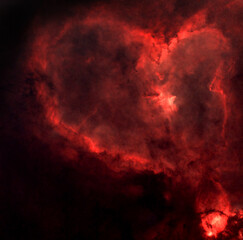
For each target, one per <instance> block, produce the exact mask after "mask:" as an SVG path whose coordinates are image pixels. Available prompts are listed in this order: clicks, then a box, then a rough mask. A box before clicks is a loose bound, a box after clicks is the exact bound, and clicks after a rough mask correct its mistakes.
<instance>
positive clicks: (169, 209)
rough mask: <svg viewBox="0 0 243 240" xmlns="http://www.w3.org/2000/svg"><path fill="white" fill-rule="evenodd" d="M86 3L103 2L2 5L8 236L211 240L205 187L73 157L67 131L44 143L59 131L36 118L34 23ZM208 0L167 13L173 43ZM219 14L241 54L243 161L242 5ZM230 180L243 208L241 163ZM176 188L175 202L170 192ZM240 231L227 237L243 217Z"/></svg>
mask: <svg viewBox="0 0 243 240" xmlns="http://www.w3.org/2000/svg"><path fill="white" fill-rule="evenodd" d="M111 2H112V1H102V3H108V4H110V3H111ZM142 2H143V5H144V9H146V8H147V6H150V3H149V1H142ZM76 4H79V5H81V6H83V8H84V9H86V8H87V9H88V8H89V7H90V6H92V5H93V4H100V2H98V1H78V0H70V1H68V0H61V1H54V0H48V1H47V0H43V1H41V0H36V1H27V0H19V1H11V0H8V1H7V0H4V1H1V2H0V98H1V99H0V108H1V109H0V112H1V114H0V124H1V125H0V133H1V138H0V141H1V143H0V239H3V240H4V239H6V240H8V239H13V240H15V239H16V240H17V239H26V240H27V239H33V240H37V239H73V240H74V239H75V240H76V239H87V240H90V239H107V240H108V239H124V240H125V239H126V240H129V239H165V240H169V239H172V240H174V239H185V240H186V239H187V240H189V239H192V240H194V239H195V240H200V239H204V238H203V231H202V229H201V228H200V227H199V225H200V215H199V214H198V213H196V210H195V209H194V207H193V206H194V204H195V199H196V193H195V192H194V191H191V188H190V185H189V184H187V183H186V182H185V183H183V184H182V183H177V184H174V183H173V179H172V178H171V177H169V176H167V175H166V174H163V173H158V174H155V173H154V172H153V171H150V170H144V171H140V172H137V171H135V170H133V169H131V170H127V171H121V172H114V171H112V170H111V169H110V168H109V167H108V166H107V165H106V164H105V163H104V162H102V161H100V160H99V159H98V158H96V156H95V155H94V154H92V153H89V152H87V151H85V150H82V149H80V150H79V151H78V154H79V155H78V157H79V159H80V161H78V162H75V161H74V162H70V161H66V159H65V156H63V155H62V154H59V149H60V148H62V146H64V145H65V146H66V144H68V143H67V142H66V140H65V139H64V138H63V137H62V136H59V137H57V138H56V139H55V140H53V139H51V140H48V141H42V140H41V139H39V138H38V137H37V136H36V135H35V134H34V133H33V129H34V128H35V129H36V128H37V129H41V131H42V134H43V135H44V136H45V135H46V136H47V138H48V131H49V130H48V128H47V127H45V125H44V122H38V121H36V118H38V117H39V113H40V112H41V106H40V104H39V103H38V102H37V101H36V100H35V98H34V96H35V92H34V89H33V87H32V84H33V79H32V78H31V76H28V77H26V75H24V74H23V72H22V65H23V63H24V60H23V56H24V53H25V47H24V46H25V44H26V42H27V41H28V37H29V28H30V26H31V24H32V22H33V20H34V18H35V16H36V15H40V16H41V18H42V19H44V20H45V21H49V19H52V18H55V17H57V16H58V17H60V16H62V15H66V14H69V12H68V9H69V7H73V6H75V5H76ZM122 4H124V6H126V5H129V4H130V5H129V8H131V9H133V8H134V7H135V6H137V5H140V4H141V3H140V1H133V3H129V1H122ZM207 4H208V1H201V0H200V1H190V0H181V1H179V0H178V1H174V5H175V10H174V13H173V14H170V15H168V17H167V18H166V17H164V18H163V19H164V20H163V21H164V22H163V23H164V24H167V21H168V23H170V24H171V25H170V26H171V27H170V28H168V29H165V30H164V31H165V32H164V33H165V35H166V37H167V38H168V41H169V39H170V37H171V36H173V35H174V32H176V31H177V29H178V26H179V23H180V21H182V19H184V18H185V19H186V18H187V17H189V16H191V15H192V14H193V13H194V12H196V11H197V10H199V9H200V8H203V7H204V6H205V5H207ZM216 5H217V4H216ZM211 7H212V6H211ZM213 7H215V8H216V6H213ZM218 7H219V8H220V6H218ZM222 8H223V7H222ZM210 11H211V10H210ZM144 12H145V15H144V16H145V17H144V19H145V20H143V21H144V22H140V23H141V25H142V26H143V25H146V24H148V26H147V27H150V22H149V21H146V19H152V16H153V17H155V18H156V17H158V16H154V14H151V13H150V12H149V11H147V12H146V11H145V10H144ZM213 12H214V10H212V13H211V15H212V16H211V17H212V18H213V16H214V13H213ZM219 12H220V14H222V16H219V17H218V19H220V21H221V22H219V25H220V24H221V26H220V27H221V28H222V29H226V30H225V32H226V34H228V35H230V39H231V41H232V42H233V46H234V54H235V55H236V56H237V57H236V59H237V60H236V64H235V66H236V74H235V75H234V78H233V79H232V85H231V89H230V92H233V93H234V99H233V100H232V101H233V105H234V109H236V110H235V111H237V112H239V115H237V116H239V117H238V118H237V124H234V123H235V121H236V120H232V122H231V123H230V133H231V139H234V141H233V140H232V141H231V149H232V152H233V150H234V152H236V154H237V156H241V157H242V149H243V146H242V130H243V127H242V126H241V125H240V124H239V123H240V122H241V123H242V101H243V97H242V93H243V85H242V73H243V69H242V66H243V63H242V59H243V44H242V37H241V36H239V32H238V30H237V31H233V30H232V32H230V31H231V25H232V26H234V25H237V24H241V26H242V22H243V21H242V16H243V13H242V11H240V10H239V12H238V13H237V14H235V15H233V16H232V15H230V12H227V11H225V12H224V11H223V10H222V11H221V10H220V11H219ZM222 12H223V13H222ZM240 12H241V13H242V14H240ZM146 14H147V16H146ZM177 16H180V17H178V18H177ZM166 19H167V20H166ZM225 19H226V20H225ZM227 19H228V20H227ZM133 20H134V21H135V22H136V21H140V18H139V17H138V19H136V18H135V17H134V18H133ZM173 20H174V21H173ZM151 22H152V23H151V24H152V25H153V21H152V20H151ZM232 112H234V111H232ZM53 149H54V150H53ZM55 149H56V150H55ZM229 165H230V164H229ZM240 167H242V161H241V163H240ZM241 169H242V168H241ZM222 178H223V182H224V187H225V188H226V189H227V191H228V192H229V193H232V195H234V197H233V198H232V199H234V201H235V202H237V204H240V203H241V204H242V199H241V197H242V187H243V181H242V172H241V171H240V169H237V171H235V172H234V174H232V173H228V175H227V173H225V175H224V176H223V177H222ZM168 192H169V194H170V196H171V199H170V201H169V202H168V201H167V200H166V198H165V193H168ZM235 199H236V200H235ZM241 207H242V205H241ZM232 221H233V220H232ZM232 226H233V225H232ZM233 227H234V229H233V230H232V229H231V230H232V231H231V233H232V234H231V235H230V237H228V238H226V237H223V236H220V237H221V238H219V239H237V236H238V235H237V234H238V231H239V229H240V228H241V227H242V219H241V222H240V221H239V223H238V225H236V226H235V225H234V226H233ZM233 227H232V228H233ZM160 229H163V230H160ZM234 231H235V232H234Z"/></svg>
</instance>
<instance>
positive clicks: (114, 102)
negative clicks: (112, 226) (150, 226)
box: [27, 5, 242, 239]
mask: <svg viewBox="0 0 243 240" xmlns="http://www.w3.org/2000/svg"><path fill="white" fill-rule="evenodd" d="M116 11H117V9H116V8H115V7H114V11H111V9H110V8H108V7H106V6H105V5H104V6H102V7H94V8H92V9H90V10H87V11H86V13H85V15H81V14H80V12H79V11H76V10H75V11H74V14H73V15H72V16H69V17H66V18H65V19H64V20H63V21H56V20H52V21H50V22H48V23H45V24H40V23H39V25H38V24H37V23H35V26H34V28H36V30H35V34H34V36H33V40H32V43H31V47H30V57H29V59H28V61H27V71H29V72H33V73H34V76H35V79H36V81H35V89H36V92H37V94H36V97H37V100H38V101H39V103H40V104H41V105H42V107H43V116H44V121H45V124H46V125H47V126H49V127H50V131H51V132H52V134H53V135H55V134H57V135H60V136H62V137H63V138H65V139H66V140H67V141H68V142H69V144H68V146H66V147H64V148H62V149H59V151H60V153H61V154H63V155H64V156H65V157H66V158H67V159H68V160H69V161H79V157H78V151H79V150H78V149H83V150H85V151H87V152H90V153H92V154H94V155H95V156H96V157H97V158H99V159H100V160H102V161H103V162H104V163H105V164H106V165H107V166H108V167H109V168H110V169H111V170H113V171H115V172H120V171H126V170H128V169H133V170H134V171H144V170H150V171H152V172H154V174H158V173H164V174H166V175H168V176H170V177H172V179H173V181H174V183H175V184H177V183H182V182H183V181H185V182H187V183H189V185H190V186H191V188H192V189H193V191H195V192H197V194H196V195H197V196H196V199H197V201H196V203H195V209H196V211H197V213H198V214H199V215H200V216H201V228H202V232H203V234H202V235H203V236H204V238H205V239H208V238H213V239H216V238H217V237H218V236H219V235H220V234H221V235H220V236H221V237H222V236H223V235H222V234H227V231H226V229H227V224H228V223H229V219H230V218H233V217H235V216H238V218H237V219H238V220H237V221H241V220H240V219H242V218H241V215H240V214H239V211H240V208H237V207H235V206H232V205H231V197H230V196H228V193H227V191H226V190H225V189H224V187H223V185H222V183H221V181H220V177H221V175H222V173H223V172H224V169H227V168H228V161H227V159H228V158H229V155H230V152H231V150H230V149H231V148H230V145H231V142H232V139H231V134H230V128H229V126H230V124H231V122H232V121H231V115H232V113H233V112H234V96H233V95H232V92H230V91H229V89H231V88H232V86H231V82H230V79H231V78H232V77H233V75H234V72H235V65H234V64H235V59H234V51H233V49H232V46H231V43H230V40H229V39H228V38H227V37H226V36H225V34H223V33H222V32H221V30H220V28H217V27H216V25H215V24H210V23H208V20H207V16H206V14H207V13H206V11H205V10H202V11H199V12H196V13H195V14H194V15H192V16H191V17H188V18H187V20H186V21H184V22H183V24H182V25H181V26H180V27H177V28H175V31H176V34H174V35H173V34H172V33H171V36H170V39H169V41H168V36H167V35H165V33H164V29H165V28H164V26H160V25H159V24H158V26H159V27H160V29H161V30H157V29H156V31H155V28H159V27H158V26H155V27H154V28H153V27H152V26H148V27H146V28H145V27H143V26H140V25H139V24H136V19H135V18H134V19H133V21H129V20H128V19H126V17H124V18H123V17H122V16H121V15H119V14H117V12H116ZM39 137H40V138H44V137H43V136H41V134H39ZM231 157H232V159H231V161H232V162H231V163H232V166H233V165H234V166H236V165H237V162H238V159H237V157H234V155H231ZM205 179H206V180H205ZM129 191H131V192H132V194H135V195H140V194H142V193H141V191H142V190H141V189H140V188H130V190H129ZM169 196H170V195H169V194H168V195H166V199H167V200H168V201H170V197H169ZM241 207H242V206H241ZM240 234H241V236H242V230H241V232H239V236H240ZM241 238H242V237H241ZM241 238H239V239H241ZM148 239H153V238H149V237H148Z"/></svg>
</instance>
